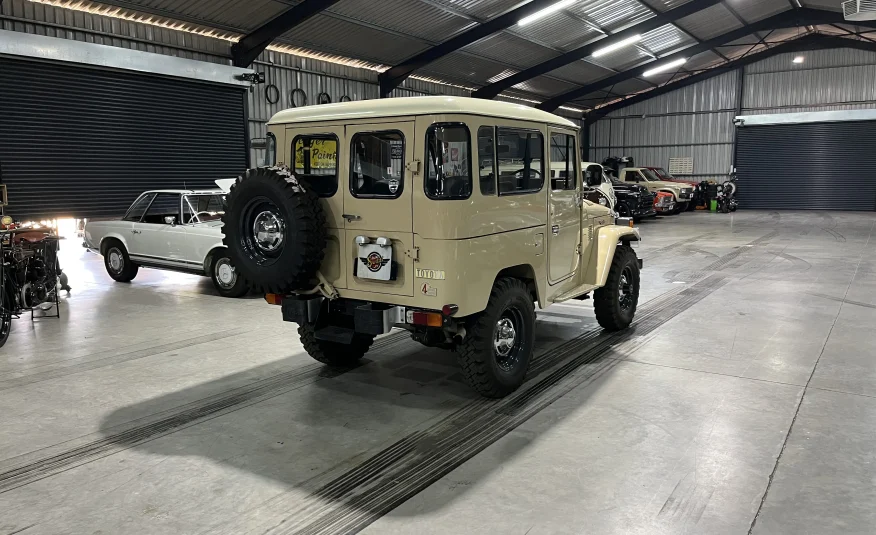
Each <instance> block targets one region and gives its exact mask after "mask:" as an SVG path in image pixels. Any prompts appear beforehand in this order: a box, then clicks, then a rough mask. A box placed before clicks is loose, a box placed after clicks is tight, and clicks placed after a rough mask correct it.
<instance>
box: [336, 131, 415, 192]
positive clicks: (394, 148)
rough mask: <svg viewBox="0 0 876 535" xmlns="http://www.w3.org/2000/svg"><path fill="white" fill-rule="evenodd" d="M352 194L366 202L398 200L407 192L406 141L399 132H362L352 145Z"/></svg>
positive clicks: (355, 137) (355, 136) (356, 136)
mask: <svg viewBox="0 0 876 535" xmlns="http://www.w3.org/2000/svg"><path fill="white" fill-rule="evenodd" d="M350 151H351V158H350V192H351V193H352V194H353V197H356V198H360V199H362V198H364V199H396V198H398V196H399V195H401V192H402V190H403V189H404V162H405V137H404V135H402V133H401V132H399V131H397V130H389V131H384V132H362V133H358V134H355V135H354V136H353V139H352V140H351V142H350Z"/></svg>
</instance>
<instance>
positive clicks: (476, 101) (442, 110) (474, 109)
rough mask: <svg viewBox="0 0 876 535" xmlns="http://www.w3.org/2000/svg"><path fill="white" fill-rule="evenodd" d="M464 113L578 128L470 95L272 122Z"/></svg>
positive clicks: (362, 105) (389, 101)
mask: <svg viewBox="0 0 876 535" xmlns="http://www.w3.org/2000/svg"><path fill="white" fill-rule="evenodd" d="M451 113H462V114H471V115H486V116H490V117H501V118H506V119H517V120H522V121H534V122H539V123H548V124H553V125H558V126H565V127H569V128H575V129H577V128H578V125H576V124H575V123H573V122H572V121H570V120H568V119H565V118H563V117H560V116H559V115H554V114H553V113H548V112H546V111H542V110H538V109H535V108H532V107H530V106H524V105H522V104H512V103H510V102H501V101H496V100H486V99H480V98H470V97H449V96H424V97H399V98H384V99H379V100H357V101H353V102H338V103H335V104H320V105H315V106H304V107H301V108H289V109H287V110H282V111H279V112H277V113H275V114H274V116H273V117H271V120H270V121H268V124H285V123H306V122H316V121H320V122H325V121H338V120H345V119H350V120H352V119H369V118H374V119H381V118H385V117H404V116H411V115H441V114H451Z"/></svg>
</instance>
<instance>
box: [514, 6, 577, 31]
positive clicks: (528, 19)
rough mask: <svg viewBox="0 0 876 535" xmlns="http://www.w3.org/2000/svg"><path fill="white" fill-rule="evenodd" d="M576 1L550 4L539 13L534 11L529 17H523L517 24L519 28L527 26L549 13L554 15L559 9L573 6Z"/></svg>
mask: <svg viewBox="0 0 876 535" xmlns="http://www.w3.org/2000/svg"><path fill="white" fill-rule="evenodd" d="M576 1H577V0H560V1H559V2H557V3H556V4H551V5H549V6H548V7H546V8H544V9H542V10H541V11H536V12H535V13H533V14H532V15H529V16H528V17H523V18H522V19H520V20H518V21H517V24H519V25H521V26H525V25H527V24H529V23H530V22H533V21H536V20H538V19H540V18H543V17H547V16H548V15H550V14H551V13H556V12H557V11H559V10H561V9H564V8H567V7H569V6H571V5H572V4H574V3H575V2H576Z"/></svg>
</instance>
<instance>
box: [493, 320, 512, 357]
mask: <svg viewBox="0 0 876 535" xmlns="http://www.w3.org/2000/svg"><path fill="white" fill-rule="evenodd" d="M516 339H517V331H516V330H515V329H514V323H513V322H512V321H511V320H510V319H508V318H501V319H500V320H499V321H498V322H497V323H496V338H495V340H493V347H494V348H495V350H496V353H497V354H498V355H500V356H502V357H507V356H508V355H509V354H510V353H511V350H512V349H514V342H515V341H516Z"/></svg>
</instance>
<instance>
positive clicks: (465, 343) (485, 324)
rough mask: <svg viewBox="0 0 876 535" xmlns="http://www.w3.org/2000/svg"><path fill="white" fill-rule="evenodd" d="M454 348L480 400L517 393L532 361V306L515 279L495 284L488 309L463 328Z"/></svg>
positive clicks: (533, 321)
mask: <svg viewBox="0 0 876 535" xmlns="http://www.w3.org/2000/svg"><path fill="white" fill-rule="evenodd" d="M466 329H467V330H468V332H467V333H466V335H465V338H464V339H463V340H462V342H461V343H459V344H458V345H457V347H456V351H457V357H458V360H459V363H460V365H461V366H462V373H463V376H464V377H465V380H466V382H467V383H468V384H469V385H470V386H471V387H472V388H473V389H475V390H476V391H477V392H478V393H480V394H481V395H483V396H486V397H490V398H501V397H504V396H507V395H508V394H510V393H511V392H514V391H515V390H517V388H518V387H520V385H521V384H523V379H524V377H525V376H526V370H527V369H528V368H529V363H530V361H531V360H532V348H533V345H534V338H535V336H534V335H535V305H534V304H533V301H532V296H531V295H530V293H529V289H528V288H527V287H526V285H525V284H524V283H523V282H522V281H520V280H517V279H511V278H503V279H499V280H497V281H496V284H495V285H494V286H493V291H492V293H491V294H490V300H489V301H488V303H487V308H486V310H484V311H483V312H481V313H480V314H477V315H475V316H473V317H472V318H471V319H470V320H469V322H467V324H466Z"/></svg>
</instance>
